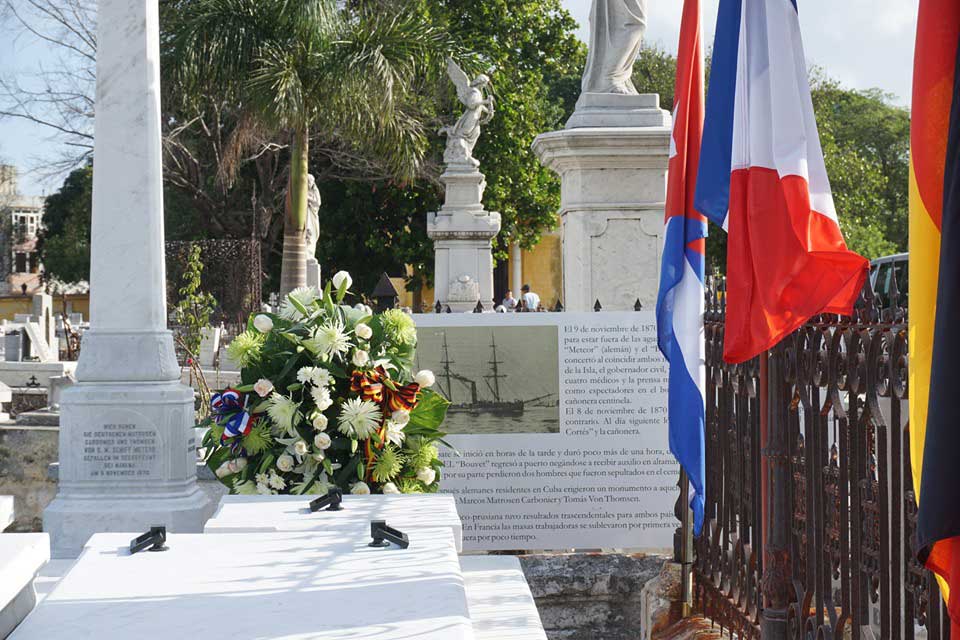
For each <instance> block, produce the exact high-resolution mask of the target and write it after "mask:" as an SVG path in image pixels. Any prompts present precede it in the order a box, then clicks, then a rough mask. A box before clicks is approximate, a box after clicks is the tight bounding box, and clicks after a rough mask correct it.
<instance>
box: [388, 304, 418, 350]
mask: <svg viewBox="0 0 960 640" xmlns="http://www.w3.org/2000/svg"><path fill="white" fill-rule="evenodd" d="M380 324H381V325H382V326H383V331H384V333H386V334H387V337H389V338H390V341H391V342H395V343H397V344H416V343H417V325H416V324H414V322H413V318H411V317H410V314H408V313H406V312H405V311H403V310H401V309H387V310H386V311H384V312H383V314H381V316H380Z"/></svg>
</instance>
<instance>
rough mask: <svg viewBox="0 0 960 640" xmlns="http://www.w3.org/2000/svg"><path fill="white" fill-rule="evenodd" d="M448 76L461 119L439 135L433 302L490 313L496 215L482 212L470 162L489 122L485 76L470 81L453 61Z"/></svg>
mask: <svg viewBox="0 0 960 640" xmlns="http://www.w3.org/2000/svg"><path fill="white" fill-rule="evenodd" d="M447 72H448V74H449V76H450V79H451V80H452V81H453V83H454V84H455V85H456V87H457V96H458V97H459V98H460V101H461V102H462V103H463V106H464V113H463V115H461V116H460V119H459V120H457V122H456V124H454V125H452V126H449V127H444V128H443V129H441V133H444V134H446V136H447V147H446V150H445V151H444V155H443V158H444V162H445V163H446V171H444V172H443V175H441V176H440V181H441V182H442V183H443V184H444V187H445V195H444V201H443V206H442V207H441V208H440V211H436V212H431V213H428V214H427V235H428V236H429V237H430V238H431V239H432V240H433V248H434V265H435V268H434V282H435V285H434V298H435V299H436V300H437V301H438V302H441V303H443V304H444V305H448V306H449V307H450V309H451V310H452V311H472V310H473V309H474V307H476V306H477V302H480V303H481V304H482V305H483V306H484V308H486V309H487V310H492V309H493V254H492V244H491V243H492V240H493V238H495V237H496V235H497V234H498V233H499V232H500V214H499V213H497V212H495V211H487V210H486V209H484V208H483V191H484V189H485V188H486V186H487V182H486V178H485V177H484V175H483V174H482V173H480V170H479V166H480V163H479V162H478V161H477V160H476V159H475V158H474V157H473V147H474V145H475V144H476V143H477V139H478V138H479V137H480V128H481V126H482V125H484V124H486V123H487V122H489V121H490V119H491V118H492V117H493V98H492V97H491V96H485V95H484V89H486V87H487V85H488V84H489V82H490V80H489V78H487V77H486V76H484V75H480V76H477V77H476V78H474V79H473V80H470V78H468V77H467V75H466V74H465V73H464V72H463V70H461V69H460V67H458V66H457V65H456V63H455V62H453V61H449V62H448V68H447ZM467 297H470V298H473V299H471V300H467V299H466V298H467Z"/></svg>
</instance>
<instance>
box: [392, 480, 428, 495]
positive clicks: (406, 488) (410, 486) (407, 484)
mask: <svg viewBox="0 0 960 640" xmlns="http://www.w3.org/2000/svg"><path fill="white" fill-rule="evenodd" d="M397 488H398V489H400V493H423V485H422V484H420V481H419V480H417V479H416V478H400V480H399V481H397Z"/></svg>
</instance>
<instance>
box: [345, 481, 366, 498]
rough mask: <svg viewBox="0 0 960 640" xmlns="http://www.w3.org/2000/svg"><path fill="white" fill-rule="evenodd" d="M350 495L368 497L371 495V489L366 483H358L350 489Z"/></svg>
mask: <svg viewBox="0 0 960 640" xmlns="http://www.w3.org/2000/svg"><path fill="white" fill-rule="evenodd" d="M350 493H352V494H353V495H355V496H368V495H370V487H369V486H367V483H366V482H358V483H356V484H355V485H353V486H352V487H350Z"/></svg>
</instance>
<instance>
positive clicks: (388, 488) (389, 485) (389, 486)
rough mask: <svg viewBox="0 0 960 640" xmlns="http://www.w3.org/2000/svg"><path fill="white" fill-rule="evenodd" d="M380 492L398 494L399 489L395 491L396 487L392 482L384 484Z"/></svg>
mask: <svg viewBox="0 0 960 640" xmlns="http://www.w3.org/2000/svg"><path fill="white" fill-rule="evenodd" d="M380 490H381V491H383V493H384V494H391V493H400V489H397V485H395V484H393V483H392V482H388V483H386V484H385V485H383V487H381V489H380Z"/></svg>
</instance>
